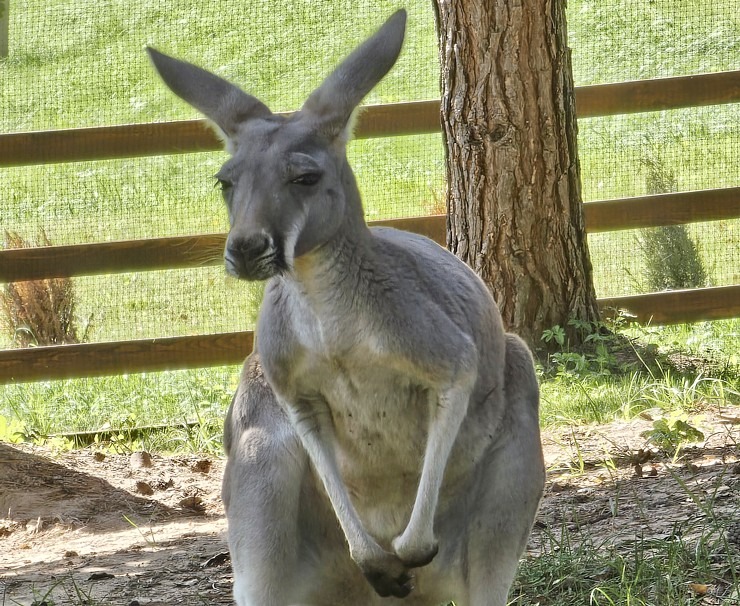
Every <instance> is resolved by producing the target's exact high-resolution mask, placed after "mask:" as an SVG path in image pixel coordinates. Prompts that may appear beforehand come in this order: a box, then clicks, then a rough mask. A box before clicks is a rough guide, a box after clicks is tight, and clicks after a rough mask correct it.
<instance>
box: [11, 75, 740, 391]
mask: <svg viewBox="0 0 740 606" xmlns="http://www.w3.org/2000/svg"><path fill="white" fill-rule="evenodd" d="M736 102H740V71H731V72H721V73H715V74H703V75H698V76H687V77H680V78H663V79H656V80H646V81H638V82H623V83H619V84H607V85H597V86H586V87H579V88H576V107H577V111H578V116H579V118H586V117H594V116H605V115H613V114H624V113H634V112H646V111H657V110H663V109H676V108H682V107H694V106H701V105H714V104H721V103H736ZM439 131H440V123H439V102H438V101H423V102H414V103H398V104H391V105H383V106H370V107H367V108H365V110H364V111H363V112H362V113H361V114H360V118H359V121H358V125H357V129H356V136H357V137H359V138H365V137H388V136H398V135H409V134H422V133H434V132H439ZM220 146H221V143H220V141H219V140H218V139H217V138H216V137H215V136H214V135H213V133H212V132H211V131H210V130H209V129H208V128H207V126H206V125H205V122H204V121H201V120H189V121H178V122H165V123H153V124H132V125H124V126H113V127H100V128H81V129H69V130H61V131H48V132H30V133H12V134H5V135H0V167H3V166H21V165H29V164H43V163H51V162H75V161H81V160H101V159H109V158H125V157H135V156H145V155H161V154H170V153H183V152H195V151H210V150H215V149H219V148H220ZM584 209H585V218H586V229H587V231H588V232H589V233H594V232H601V231H614V230H619V229H634V228H638V227H654V226H660V225H676V224H684V223H692V222H697V221H712V220H718V219H732V218H738V217H740V187H733V188H725V189H716V190H705V191H693V192H682V193H673V194H660V195H654V196H641V197H635V198H626V199H618V200H604V201H596V202H589V203H587V204H585V205H584ZM374 224H376V225H378V224H382V225H390V226H394V227H397V228H400V229H406V230H409V231H415V232H417V233H422V234H425V235H427V236H429V237H431V238H432V239H434V240H436V241H437V242H439V243H441V244H444V242H445V238H446V234H445V218H444V216H441V215H437V216H430V217H418V218H412V219H397V220H389V221H381V222H376V223H374ZM224 241H225V235H224V234H205V235H194V236H180V237H170V238H154V239H145V240H132V241H124V242H108V243H96V244H81V245H71V246H50V247H39V248H25V249H9V250H2V251H0V282H12V281H20V280H34V279H43V278H52V277H62V276H69V277H71V276H81V275H93V274H110V273H119V272H129V271H148V270H158V269H170V268H183V267H202V266H203V259H204V258H208V259H213V262H212V263H214V264H215V263H220V262H221V261H220V256H221V252H222V250H223V245H224ZM599 304H600V306H601V308H602V309H603V310H605V311H608V310H610V309H619V310H626V311H628V312H629V313H631V314H633V315H635V316H636V318H637V320H638V321H640V322H653V323H655V324H669V323H678V322H693V321H697V320H703V319H721V318H730V317H736V316H740V285H735V286H726V287H717V288H702V289H694V290H686V291H673V292H665V293H652V294H646V295H635V296H626V297H613V298H608V299H600V300H599ZM252 339H253V335H252V333H251V332H235V333H225V334H215V335H198V336H187V337H168V338H158V339H140V340H135V341H118V342H111V343H86V344H79V345H63V346H50V347H36V348H30V349H11V350H0V384H2V383H9V382H20V381H34V380H41V379H61V378H69V377H78V376H100V375H107V374H117V373H123V372H143V371H157V370H165V369H175V368H196V367H204V366H218V365H222V364H236V363H239V362H241V361H242V360H243V359H244V358H245V357H246V355H247V354H248V353H249V352H250V351H251V349H252V343H253V341H252Z"/></svg>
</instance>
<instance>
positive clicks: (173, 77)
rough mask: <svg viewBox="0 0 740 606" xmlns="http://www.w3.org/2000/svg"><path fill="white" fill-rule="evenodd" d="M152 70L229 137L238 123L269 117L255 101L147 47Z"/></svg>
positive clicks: (196, 69) (256, 100)
mask: <svg viewBox="0 0 740 606" xmlns="http://www.w3.org/2000/svg"><path fill="white" fill-rule="evenodd" d="M146 50H147V52H148V53H149V58H150V59H151V60H152V63H153V64H154V67H155V68H156V70H157V72H159V75H160V76H161V77H162V80H164V83H165V84H166V85H167V86H169V87H170V89H172V92H174V93H175V94H176V95H177V96H178V97H180V98H181V99H183V100H184V101H186V102H187V103H189V104H190V105H192V106H193V107H195V108H196V109H198V110H200V111H201V112H202V113H203V114H205V116H206V117H207V118H209V119H211V120H212V121H213V122H215V123H216V125H217V126H218V127H219V128H220V129H221V130H222V131H223V132H224V133H225V134H226V136H227V137H233V136H234V135H235V134H236V130H237V128H238V126H239V124H241V123H243V122H245V121H247V120H250V119H251V118H257V117H265V116H269V115H271V114H272V112H271V111H270V110H269V109H268V107H267V106H266V105H265V104H264V103H262V102H261V101H260V100H259V99H257V98H255V97H252V96H251V95H248V94H247V93H245V92H244V91H242V90H240V89H239V88H237V87H236V86H234V85H233V84H231V83H230V82H227V81H226V80H224V79H223V78H219V77H218V76H216V75H215V74H212V73H211V72H208V71H206V70H204V69H201V68H200V67H197V66H195V65H193V64H192V63H187V62H185V61H180V60H179V59H174V58H172V57H169V56H167V55H165V54H164V53H160V52H159V51H157V50H155V49H153V48H151V47H148V48H147V49H146Z"/></svg>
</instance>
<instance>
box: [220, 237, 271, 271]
mask: <svg viewBox="0 0 740 606" xmlns="http://www.w3.org/2000/svg"><path fill="white" fill-rule="evenodd" d="M273 249H274V245H273V239H272V238H271V237H270V236H269V235H268V234H266V233H258V234H252V235H250V236H247V237H231V236H230V237H229V239H228V242H227V243H226V251H225V253H224V262H225V264H226V271H228V272H229V273H230V274H231V275H232V276H234V277H236V278H241V279H243V280H263V279H265V278H266V277H269V276H267V275H264V274H265V269H266V266H269V265H270V259H271V257H272V256H273Z"/></svg>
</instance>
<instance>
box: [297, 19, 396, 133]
mask: <svg viewBox="0 0 740 606" xmlns="http://www.w3.org/2000/svg"><path fill="white" fill-rule="evenodd" d="M405 29H406V11H405V10H403V9H401V10H399V11H397V12H396V13H394V14H393V15H392V16H391V17H390V19H388V20H387V21H386V22H385V23H384V24H383V25H382V26H381V28H380V29H379V30H378V31H377V32H376V33H375V34H374V35H373V36H371V37H370V38H368V39H367V40H365V42H363V43H362V44H361V45H360V46H358V47H357V48H356V49H355V50H354V51H353V52H352V53H351V54H350V55H349V56H348V57H347V58H346V59H345V60H344V61H342V63H340V64H339V66H338V67H337V68H336V69H335V70H334V71H333V72H332V73H331V74H330V75H329V76H328V77H327V78H326V80H324V82H323V84H322V85H321V86H320V87H319V88H317V89H316V90H315V91H314V92H313V93H311V95H310V96H309V98H308V99H307V100H306V102H305V103H304V104H303V107H302V108H301V113H302V114H304V115H306V116H307V117H309V118H310V119H311V120H314V121H315V122H316V128H317V130H318V131H320V132H322V133H324V134H325V135H327V136H328V137H330V138H332V139H333V138H335V137H337V136H339V135H341V134H342V133H343V132H344V131H345V129H346V127H347V125H348V123H349V121H350V117H351V116H352V112H353V111H354V109H355V107H357V106H358V105H359V103H360V101H362V99H363V98H364V97H365V95H367V94H368V93H369V92H370V90H371V89H372V88H373V87H374V86H375V85H376V84H377V83H378V82H380V80H381V79H382V78H383V76H385V75H386V74H387V73H388V71H389V70H390V69H391V67H393V64H394V63H395V62H396V59H397V58H398V55H399V53H400V52H401V45H402V44H403V35H404V30H405Z"/></svg>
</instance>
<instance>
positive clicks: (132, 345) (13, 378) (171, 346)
mask: <svg viewBox="0 0 740 606" xmlns="http://www.w3.org/2000/svg"><path fill="white" fill-rule="evenodd" d="M252 346H253V333H252V332H251V331H245V332H235V333H222V334H215V335H198V336H188V337H168V338H161V339H140V340H135V341H115V342H111V343H81V344H78V345H53V346H48V347H29V348H25V349H4V350H0V385H2V384H7V383H22V382H26V381H41V380H56V379H70V378H73V377H100V376H105V375H117V374H122V373H128V372H156V371H161V370H175V369H184V368H201V367H203V368H205V367H206V366H221V365H226V364H239V363H240V362H241V361H242V360H244V358H246V357H247V355H249V352H250V351H252Z"/></svg>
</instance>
